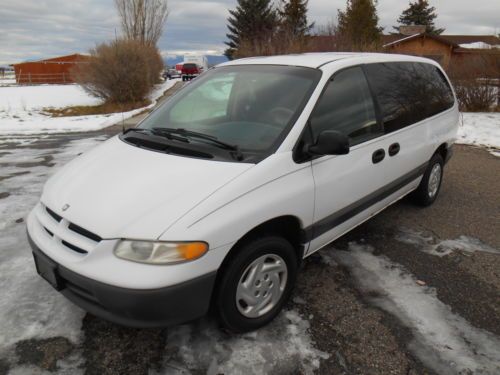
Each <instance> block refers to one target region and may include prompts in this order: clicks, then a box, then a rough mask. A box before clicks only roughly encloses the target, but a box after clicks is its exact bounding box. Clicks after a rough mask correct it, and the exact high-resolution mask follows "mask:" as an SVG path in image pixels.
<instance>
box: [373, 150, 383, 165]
mask: <svg viewBox="0 0 500 375" xmlns="http://www.w3.org/2000/svg"><path fill="white" fill-rule="evenodd" d="M384 158H385V151H384V149H383V148H380V149H378V150H377V151H375V152H374V153H373V155H372V161H373V164H377V163H380V162H381V161H382V160H384Z"/></svg>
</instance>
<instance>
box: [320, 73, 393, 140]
mask: <svg viewBox="0 0 500 375" xmlns="http://www.w3.org/2000/svg"><path fill="white" fill-rule="evenodd" d="M327 85H328V86H327V87H326V89H325V91H324V92H323V95H322V96H321V98H320V99H319V101H318V104H317V105H316V108H315V109H314V112H313V114H312V116H311V131H312V135H313V139H317V137H318V135H319V133H321V132H322V131H325V130H336V131H339V132H341V133H343V134H345V135H347V136H348V137H349V142H350V145H351V146H354V145H357V144H359V143H362V142H365V141H368V140H370V139H373V138H376V137H379V136H381V135H383V134H384V131H383V127H382V125H381V124H379V123H378V122H377V118H376V115H375V107H374V104H373V99H372V96H371V93H370V89H369V87H368V83H367V82H366V79H365V75H364V73H363V70H362V68H361V67H354V68H349V69H346V70H343V71H341V72H340V73H338V74H336V75H335V76H334V78H333V79H332V80H331V81H330V82H328V84H327Z"/></svg>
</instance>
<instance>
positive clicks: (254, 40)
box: [224, 0, 278, 59]
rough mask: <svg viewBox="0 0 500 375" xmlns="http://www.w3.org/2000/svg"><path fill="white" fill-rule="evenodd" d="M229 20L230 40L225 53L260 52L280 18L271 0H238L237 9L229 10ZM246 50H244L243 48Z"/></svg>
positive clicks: (231, 56) (231, 57) (247, 53)
mask: <svg viewBox="0 0 500 375" xmlns="http://www.w3.org/2000/svg"><path fill="white" fill-rule="evenodd" d="M229 14H230V16H229V18H228V20H227V22H228V25H227V28H228V29H229V33H228V34H226V36H227V38H228V39H229V41H227V42H225V44H226V45H227V46H228V48H227V49H226V51H225V52H224V55H226V56H227V57H228V58H229V59H233V58H234V57H235V55H238V52H240V54H239V55H242V54H245V55H251V54H253V53H255V54H259V52H260V51H262V50H263V48H264V47H265V44H266V42H268V41H269V38H270V37H272V35H273V34H274V31H275V29H276V27H277V23H278V18H277V14H276V11H275V10H274V8H273V6H272V2H271V0H238V5H237V6H236V9H233V10H230V11H229ZM243 49H244V50H245V51H242V50H243Z"/></svg>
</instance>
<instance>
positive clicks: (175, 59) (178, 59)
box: [163, 55, 227, 66]
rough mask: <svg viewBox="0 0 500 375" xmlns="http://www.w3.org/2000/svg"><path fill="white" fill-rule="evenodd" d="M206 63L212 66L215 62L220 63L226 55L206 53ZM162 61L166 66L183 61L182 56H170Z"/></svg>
mask: <svg viewBox="0 0 500 375" xmlns="http://www.w3.org/2000/svg"><path fill="white" fill-rule="evenodd" d="M207 60H208V65H209V66H213V65H217V64H221V63H223V62H226V61H227V57H226V56H223V55H207ZM163 61H164V63H165V64H166V65H168V66H174V65H175V64H178V63H181V62H183V61H184V56H182V55H177V56H175V57H174V56H170V57H167V58H166V59H164V60H163Z"/></svg>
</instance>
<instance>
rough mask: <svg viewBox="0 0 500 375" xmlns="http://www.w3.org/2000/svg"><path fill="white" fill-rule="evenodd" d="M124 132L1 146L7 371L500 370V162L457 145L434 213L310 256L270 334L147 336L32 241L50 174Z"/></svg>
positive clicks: (383, 224) (414, 211)
mask: <svg viewBox="0 0 500 375" xmlns="http://www.w3.org/2000/svg"><path fill="white" fill-rule="evenodd" d="M117 131H119V129H117V128H109V129H107V130H106V131H104V132H100V133H85V134H71V135H50V136H45V137H43V138H40V137H30V136H23V137H18V138H15V137H9V138H8V139H7V138H2V137H0V214H1V216H0V287H1V289H2V298H1V300H0V374H4V373H12V374H25V373H28V374H31V373H36V374H38V373H44V371H47V372H49V373H50V372H56V373H63V374H65V373H67V374H75V373H87V374H189V373H192V374H204V373H209V374H218V373H225V374H248V373H263V374H290V373H297V374H299V373H320V374H473V373H474V374H476V373H477V374H498V373H500V339H499V338H500V298H499V296H500V252H499V251H498V250H497V249H500V217H499V214H500V207H499V206H500V180H499V178H498V177H499V176H500V159H498V158H495V156H492V155H490V154H489V153H487V152H486V151H483V150H481V149H477V148H472V147H467V146H456V148H455V155H454V157H453V159H452V160H451V161H450V163H449V164H448V165H447V167H446V169H445V177H444V185H443V188H442V191H441V195H440V197H439V198H438V200H437V202H436V203H435V204H434V205H433V206H432V207H429V208H425V209H422V208H417V207H415V206H413V205H412V204H411V203H410V202H409V200H407V199H404V200H402V201H401V202H399V203H397V204H395V205H393V206H391V207H389V208H388V209H386V210H385V211H384V212H382V213H381V214H379V215H378V216H376V217H375V218H373V219H372V220H370V221H368V222H366V223H365V224H363V225H361V226H360V227H358V228H357V229H355V230H354V231H352V232H351V233H349V234H347V235H345V236H344V237H342V238H341V239H339V240H337V241H335V242H334V243H333V244H331V245H330V246H328V247H327V248H325V249H323V250H321V251H320V252H318V253H316V254H315V255H313V256H311V257H310V258H308V259H307V260H306V261H305V262H304V265H303V270H302V272H301V274H300V276H299V280H298V285H297V288H296V289H295V292H294V295H293V298H292V300H291V301H290V303H289V304H288V306H287V309H286V311H285V312H284V313H282V314H281V315H280V316H279V317H278V318H277V319H276V321H275V322H273V323H272V324H271V325H270V326H268V327H266V328H263V329H261V330H259V331H258V332H255V333H250V334H246V335H241V336H231V335H227V334H226V333H224V332H222V331H220V330H219V329H218V327H217V325H216V323H215V322H214V321H213V319H211V318H205V319H202V320H200V321H197V322H193V323H191V324H187V325H183V326H178V327H173V328H171V329H163V330H138V329H127V328H123V327H119V326H116V325H114V324H111V323H108V322H106V321H103V320H100V319H98V318H95V317H93V316H91V315H88V314H85V313H84V312H82V311H81V310H80V309H78V308H77V307H75V306H73V305H71V304H70V303H69V302H67V301H66V300H65V299H64V298H62V297H61V296H60V295H58V293H56V292H54V291H53V290H51V288H50V287H49V286H48V285H46V284H47V283H45V282H44V281H43V280H41V279H40V278H39V277H38V276H37V275H36V274H35V270H34V266H33V263H32V261H31V258H30V250H29V247H28V244H27V241H26V238H25V223H24V219H25V217H26V215H27V213H28V212H29V210H30V208H31V207H32V206H33V205H34V204H35V203H36V201H37V199H38V197H39V195H40V192H41V188H42V186H43V182H44V181H45V180H46V179H47V177H48V176H49V175H50V174H52V173H53V171H54V170H55V169H57V168H58V167H59V166H61V165H62V164H64V163H65V162H66V161H68V160H70V159H71V158H73V157H74V156H76V155H77V154H79V153H80V152H84V151H85V150H86V149H88V148H89V147H92V146H94V145H96V144H98V143H100V142H102V141H103V140H105V139H107V138H108V137H109V136H110V135H111V134H113V133H116V132H117Z"/></svg>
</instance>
